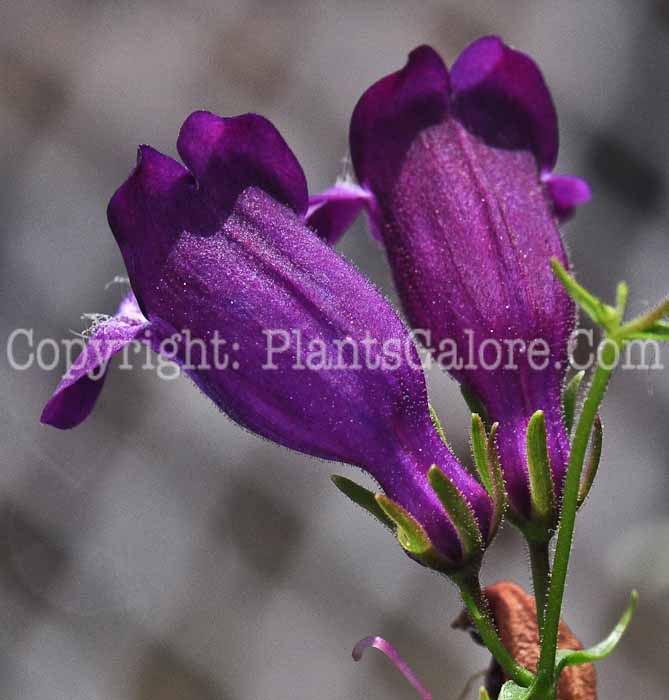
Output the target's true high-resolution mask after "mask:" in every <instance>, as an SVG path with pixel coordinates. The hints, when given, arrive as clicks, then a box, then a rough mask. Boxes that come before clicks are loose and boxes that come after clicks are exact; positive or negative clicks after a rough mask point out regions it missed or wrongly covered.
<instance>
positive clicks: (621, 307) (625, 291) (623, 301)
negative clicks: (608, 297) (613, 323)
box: [616, 282, 630, 321]
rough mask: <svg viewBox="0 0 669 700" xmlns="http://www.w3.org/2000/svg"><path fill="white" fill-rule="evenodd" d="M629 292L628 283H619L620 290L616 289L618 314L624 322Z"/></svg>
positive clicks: (619, 318)
mask: <svg viewBox="0 0 669 700" xmlns="http://www.w3.org/2000/svg"><path fill="white" fill-rule="evenodd" d="M629 291H630V290H629V287H628V286H627V282H618V288H617V289H616V312H617V313H618V320H619V321H622V319H623V316H624V314H625V307H626V306H627V297H628V295H629Z"/></svg>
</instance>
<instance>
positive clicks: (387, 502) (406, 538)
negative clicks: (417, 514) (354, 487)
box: [374, 493, 432, 556]
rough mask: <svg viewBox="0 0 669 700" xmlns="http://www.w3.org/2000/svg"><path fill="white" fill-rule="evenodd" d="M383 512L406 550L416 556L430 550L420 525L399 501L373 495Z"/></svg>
mask: <svg viewBox="0 0 669 700" xmlns="http://www.w3.org/2000/svg"><path fill="white" fill-rule="evenodd" d="M374 498H375V499H376V502H377V503H378V504H379V506H380V507H381V508H382V509H383V512H384V513H385V514H386V515H387V516H388V517H389V518H390V519H391V520H392V521H393V522H394V523H395V525H396V526H397V539H398V540H399V543H400V544H401V545H402V547H403V548H404V549H406V550H407V552H411V553H412V554H415V555H417V556H420V555H423V554H428V553H429V552H430V551H431V550H432V542H430V538H429V537H428V536H427V533H426V532H425V530H424V529H423V527H422V525H420V523H419V522H418V521H417V520H415V519H414V518H413V516H411V515H410V514H409V513H408V512H407V511H406V510H404V508H402V506H401V505H399V503H395V501H392V500H391V499H390V498H388V497H387V496H385V495H383V494H381V493H379V494H376V496H375V497H374Z"/></svg>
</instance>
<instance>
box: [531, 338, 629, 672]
mask: <svg viewBox="0 0 669 700" xmlns="http://www.w3.org/2000/svg"><path fill="white" fill-rule="evenodd" d="M619 345H620V343H619V342H615V341H613V340H611V339H608V340H605V341H604V342H603V345H602V356H601V358H600V361H599V364H598V366H597V369H596V370H595V374H594V376H593V379H592V384H591V386H590V390H589V391H588V395H587V397H586V399H585V402H584V404H583V408H582V410H581V415H580V416H579V419H578V424H577V426H576V431H575V433H574V440H573V442H572V445H571V452H570V454H569V465H568V466H567V476H566V478H565V482H564V490H563V494H562V515H561V518H560V524H559V527H558V538H557V545H556V547H555V556H554V558H553V574H552V576H551V584H550V588H549V590H548V601H547V607H546V616H545V620H544V629H543V637H542V645H541V656H540V658H539V667H538V668H539V671H541V672H543V673H545V674H546V675H547V676H548V677H549V678H550V679H551V681H553V680H554V676H555V656H556V650H557V640H558V627H559V624H560V615H561V612H562V600H563V598H564V590H565V582H566V579H567V569H568V568H569V555H570V553H571V545H572V541H573V537H574V524H575V521H576V508H577V505H578V492H579V487H580V484H581V471H582V470H583V462H584V460H585V453H586V451H587V448H588V442H589V440H590V434H591V432H592V426H593V424H594V422H595V418H596V416H597V411H598V409H599V405H600V404H601V402H602V399H603V397H604V393H605V392H606V388H607V386H608V383H609V380H610V379H611V374H612V373H613V369H614V364H615V360H616V356H617V353H618V349H619Z"/></svg>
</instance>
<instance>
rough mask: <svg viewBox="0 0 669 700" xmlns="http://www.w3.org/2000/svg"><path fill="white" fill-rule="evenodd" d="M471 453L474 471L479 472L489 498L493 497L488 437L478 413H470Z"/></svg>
mask: <svg viewBox="0 0 669 700" xmlns="http://www.w3.org/2000/svg"><path fill="white" fill-rule="evenodd" d="M472 454H473V455H474V463H475V464H476V471H477V472H478V473H479V477H480V478H481V483H482V484H483V487H484V488H485V490H486V491H487V492H488V495H489V496H490V498H494V489H493V483H492V476H491V475H490V465H489V464H488V438H487V436H486V432H485V425H483V420H482V419H481V416H480V415H479V414H478V413H472Z"/></svg>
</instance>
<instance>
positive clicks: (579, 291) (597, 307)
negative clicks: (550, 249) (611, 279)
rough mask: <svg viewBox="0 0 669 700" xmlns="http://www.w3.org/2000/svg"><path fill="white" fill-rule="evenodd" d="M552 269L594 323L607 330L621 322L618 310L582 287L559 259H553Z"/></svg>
mask: <svg viewBox="0 0 669 700" xmlns="http://www.w3.org/2000/svg"><path fill="white" fill-rule="evenodd" d="M551 267H552V268H553V272H554V273H555V275H556V277H557V278H558V279H559V280H560V282H562V286H563V287H564V288H565V290H566V291H567V294H569V296H570V297H571V298H572V299H573V300H574V301H575V302H576V303H577V304H578V305H579V306H580V307H581V308H582V309H583V311H585V313H587V314H588V316H590V318H591V319H592V320H593V321H595V322H596V323H598V324H599V325H601V326H603V327H604V328H606V329H607V330H608V329H610V328H611V327H612V326H614V325H616V324H617V323H618V322H619V321H620V318H619V316H618V311H617V309H614V308H613V307H612V306H609V305H608V304H605V303H604V302H603V301H601V300H600V299H598V298H597V297H596V296H595V295H594V294H591V293H590V292H589V291H588V290H587V289H586V288H585V287H582V286H581V285H580V284H579V283H578V282H577V281H576V280H575V279H574V278H573V277H572V276H571V275H570V274H569V273H568V272H567V270H565V269H564V267H562V264H561V263H560V261H559V260H558V259H557V258H551Z"/></svg>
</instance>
